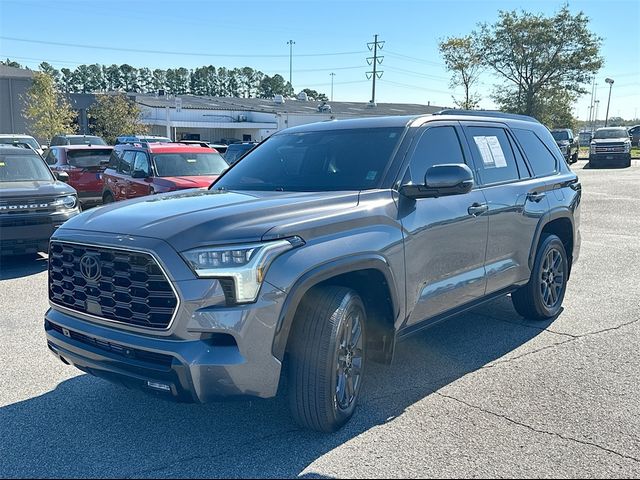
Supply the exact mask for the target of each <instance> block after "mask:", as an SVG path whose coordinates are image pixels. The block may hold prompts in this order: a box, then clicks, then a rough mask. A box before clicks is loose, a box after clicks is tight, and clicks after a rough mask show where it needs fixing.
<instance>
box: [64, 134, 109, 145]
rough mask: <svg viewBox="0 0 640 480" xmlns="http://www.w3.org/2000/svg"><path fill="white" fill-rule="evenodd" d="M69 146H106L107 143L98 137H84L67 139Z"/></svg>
mask: <svg viewBox="0 0 640 480" xmlns="http://www.w3.org/2000/svg"><path fill="white" fill-rule="evenodd" d="M67 138H68V139H69V145H106V144H107V143H106V142H105V141H104V140H103V139H101V138H100V137H94V136H92V135H86V136H84V135H83V136H82V137H67Z"/></svg>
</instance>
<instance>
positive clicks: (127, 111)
mask: <svg viewBox="0 0 640 480" xmlns="http://www.w3.org/2000/svg"><path fill="white" fill-rule="evenodd" d="M141 113H142V112H141V111H140V108H139V107H138V105H137V104H136V103H135V102H133V101H132V100H130V99H128V98H127V96H126V95H124V94H121V93H118V94H115V95H98V96H97V97H96V103H95V104H94V105H93V106H91V107H90V108H89V110H88V111H87V116H88V117H89V126H90V128H91V129H92V131H93V132H94V133H95V134H96V135H99V136H101V137H102V138H104V139H105V140H106V141H107V142H108V143H114V142H115V141H116V137H117V136H119V135H140V134H146V133H148V131H149V128H148V126H147V125H145V124H143V123H142V122H141V116H142V115H141Z"/></svg>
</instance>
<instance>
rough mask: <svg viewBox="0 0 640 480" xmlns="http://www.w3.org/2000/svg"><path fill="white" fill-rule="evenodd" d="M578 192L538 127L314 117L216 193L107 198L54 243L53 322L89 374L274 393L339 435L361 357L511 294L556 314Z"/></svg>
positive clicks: (301, 416)
mask: <svg viewBox="0 0 640 480" xmlns="http://www.w3.org/2000/svg"><path fill="white" fill-rule="evenodd" d="M580 198H581V187H580V183H579V182H578V178H577V177H576V175H575V174H574V173H573V172H572V171H571V170H570V169H569V167H568V166H567V164H566V162H565V161H564V159H563V157H562V153H561V152H560V150H559V149H558V147H557V145H556V143H555V141H554V139H553V137H552V136H551V134H550V133H549V131H548V130H547V129H546V128H545V127H544V126H543V125H542V124H540V123H538V122H537V121H535V120H534V119H532V118H529V117H520V116H514V115H506V114H498V113H493V112H460V111H457V112H443V113H442V114H438V115H432V116H419V117H389V118H370V119H357V120H341V121H334V122H322V123H316V124H312V125H304V126H300V127H295V128H291V129H288V130H284V131H282V132H279V133H277V134H274V135H273V136H271V137H270V138H269V139H268V140H266V141H265V142H263V143H261V144H260V145H258V146H257V147H256V148H255V149H254V150H252V151H251V152H250V153H249V154H248V155H247V156H245V157H244V158H243V159H242V160H241V161H240V162H238V163H237V164H236V165H234V166H233V167H231V168H230V169H229V170H227V171H226V172H225V173H224V174H223V175H222V176H221V177H220V178H219V179H218V180H217V181H216V182H215V183H214V184H213V185H212V186H211V187H210V188H208V189H198V190H189V191H181V192H172V193H167V194H161V195H155V196H148V197H144V198H137V199H134V200H129V201H125V202H119V203H117V204H110V205H107V206H103V207H100V208H97V209H93V210H90V211H87V212H85V213H83V214H82V215H80V216H78V217H76V218H73V219H71V220H69V221H68V222H67V223H65V224H64V225H63V226H62V227H61V228H60V229H58V230H57V231H56V233H55V235H54V236H53V238H52V240H51V244H50V256H49V265H50V266H49V300H50V305H51V308H50V309H49V311H48V312H47V313H46V320H45V328H46V334H47V342H48V346H49V348H50V349H51V351H52V352H53V353H54V354H55V355H56V356H57V357H58V358H60V360H62V361H63V362H65V363H67V364H73V365H75V366H76V367H78V368H80V369H81V370H83V371H86V372H90V373H92V374H95V375H98V376H102V377H105V378H107V379H110V380H113V381H117V382H121V383H124V384H127V385H130V386H134V387H138V388H141V389H144V390H147V391H150V392H156V393H158V394H160V395H164V396H166V397H168V398H174V399H179V400H186V401H196V402H207V401H210V400H212V399H216V398H218V397H220V396H234V395H249V396H257V397H263V398H266V397H273V396H275V395H276V393H277V391H278V387H279V384H280V381H281V378H282V377H285V376H286V380H287V381H286V382H284V384H285V385H286V386H287V390H288V394H287V395H286V396H287V397H288V400H289V403H290V406H291V409H292V412H293V416H294V418H295V419H296V420H297V421H298V422H299V423H300V424H301V425H303V426H306V427H309V428H311V429H315V430H319V431H333V430H336V429H337V428H339V427H340V426H342V425H343V424H344V423H345V422H346V421H347V420H348V419H349V418H350V417H351V415H352V414H353V411H354V408H355V406H356V403H357V399H358V396H359V393H360V391H361V386H362V381H363V378H364V377H363V375H364V374H365V370H366V366H367V364H368V362H370V361H378V362H390V361H391V360H392V358H393V352H394V348H395V345H396V343H397V342H398V340H399V339H401V338H402V337H406V336H407V335H410V334H412V333H415V332H417V331H419V330H421V329H424V328H427V327H429V326H430V325H433V324H434V323H436V322H438V321H440V320H443V319H445V318H447V317H450V316H452V315H455V314H457V313H459V312H461V311H463V310H467V309H469V308H471V307H473V306H475V305H478V304H479V303H481V302H485V301H487V300H490V299H493V298H496V297H498V296H501V295H506V294H511V298H512V300H513V304H514V306H515V309H516V310H517V312H518V313H520V314H521V315H522V316H524V317H527V318H529V319H531V320H542V319H549V318H553V317H554V316H555V315H557V314H558V313H559V311H560V308H561V304H562V301H563V297H564V294H565V289H566V285H567V280H568V279H569V274H570V272H571V267H572V265H573V263H574V262H575V261H576V259H577V258H578V251H579V245H580V234H579V230H578V226H579V211H580V209H579V207H580Z"/></svg>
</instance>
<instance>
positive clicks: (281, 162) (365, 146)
mask: <svg viewBox="0 0 640 480" xmlns="http://www.w3.org/2000/svg"><path fill="white" fill-rule="evenodd" d="M402 131H403V128H359V129H340V130H325V131H320V132H303V133H289V134H286V133H285V134H279V135H274V136H272V137H270V138H269V139H268V140H267V141H266V142H264V143H262V144H261V145H260V146H258V147H256V148H254V149H253V150H251V152H249V153H247V155H246V156H245V157H244V158H243V159H242V161H241V162H240V163H237V164H236V165H235V166H234V167H233V168H232V169H231V170H229V171H228V172H227V173H226V174H225V175H224V176H223V177H222V178H221V179H220V181H218V182H216V183H215V184H214V188H226V189H229V190H276V191H298V192H314V191H316V192H317V191H335V190H365V189H372V188H376V187H378V186H379V184H380V181H381V178H382V175H383V173H384V171H385V170H386V168H387V165H388V163H389V161H390V160H391V154H392V153H393V151H394V149H395V147H396V145H397V144H398V141H399V140H400V137H401V134H402Z"/></svg>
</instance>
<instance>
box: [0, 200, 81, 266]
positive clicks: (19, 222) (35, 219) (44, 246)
mask: <svg viewBox="0 0 640 480" xmlns="http://www.w3.org/2000/svg"><path fill="white" fill-rule="evenodd" d="M79 213H80V211H79V210H78V209H77V208H74V209H73V210H69V211H66V212H56V213H51V214H29V213H25V214H4V215H2V216H0V252H1V253H2V254H3V255H10V254H18V253H32V252H34V253H35V252H38V251H40V252H46V251H47V250H48V248H49V238H50V237H51V235H53V233H54V232H55V231H56V230H57V229H58V227H60V226H61V225H62V224H63V223H64V222H66V221H67V220H69V219H70V218H72V217H75V216H76V215H78V214H79Z"/></svg>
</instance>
